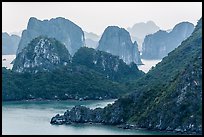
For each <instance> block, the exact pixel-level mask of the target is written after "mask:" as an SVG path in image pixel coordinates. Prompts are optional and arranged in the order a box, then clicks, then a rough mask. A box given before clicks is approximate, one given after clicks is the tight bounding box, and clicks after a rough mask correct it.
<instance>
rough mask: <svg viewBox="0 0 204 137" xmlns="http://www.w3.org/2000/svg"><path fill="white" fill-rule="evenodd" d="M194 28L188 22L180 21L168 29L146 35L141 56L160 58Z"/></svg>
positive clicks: (175, 46)
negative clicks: (168, 30)
mask: <svg viewBox="0 0 204 137" xmlns="http://www.w3.org/2000/svg"><path fill="white" fill-rule="evenodd" d="M193 30H194V25H193V24H192V23H190V22H181V23H178V24H176V25H175V27H174V28H173V29H172V30H171V31H170V32H167V31H164V30H159V31H157V32H156V33H154V34H150V35H147V36H146V37H145V39H144V42H143V45H142V56H141V57H142V58H144V59H162V58H163V57H165V56H167V54H168V53H169V52H170V51H172V50H174V49H175V48H177V47H178V46H179V45H180V44H181V42H182V41H183V40H185V39H186V38H188V37H189V36H190V35H191V33H192V32H193Z"/></svg>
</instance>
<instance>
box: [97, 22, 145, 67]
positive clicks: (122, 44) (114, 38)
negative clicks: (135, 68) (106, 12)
mask: <svg viewBox="0 0 204 137" xmlns="http://www.w3.org/2000/svg"><path fill="white" fill-rule="evenodd" d="M97 50H101V51H105V52H108V53H111V54H113V55H116V56H119V58H121V59H122V60H123V61H124V62H125V63H126V64H130V63H131V62H134V63H136V64H142V62H141V59H140V54H139V51H138V45H137V43H136V42H134V43H132V41H131V38H130V34H129V32H128V31H126V30H125V29H124V28H119V27H117V26H109V27H107V28H106V29H105V31H104V32H103V35H102V37H101V39H100V40H99V45H98V47H97Z"/></svg>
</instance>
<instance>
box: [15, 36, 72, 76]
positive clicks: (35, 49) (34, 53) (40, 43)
mask: <svg viewBox="0 0 204 137" xmlns="http://www.w3.org/2000/svg"><path fill="white" fill-rule="evenodd" d="M70 60H71V56H70V54H69V52H68V50H67V49H66V48H65V45H63V44H61V43H60V42H59V41H57V40H56V39H54V38H47V37H44V36H39V37H37V38H35V39H33V40H32V41H31V42H30V43H29V44H28V46H26V47H25V48H24V49H23V50H22V51H21V52H20V53H19V54H18V55H17V57H16V59H15V62H14V65H13V69H12V70H13V71H15V72H32V73H37V72H38V71H51V70H53V69H56V68H57V67H59V66H62V65H64V66H66V65H67V64H69V63H70Z"/></svg>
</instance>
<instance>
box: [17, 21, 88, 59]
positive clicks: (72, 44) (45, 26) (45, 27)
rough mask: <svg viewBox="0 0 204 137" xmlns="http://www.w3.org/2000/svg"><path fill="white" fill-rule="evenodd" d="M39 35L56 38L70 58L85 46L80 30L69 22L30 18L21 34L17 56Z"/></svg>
mask: <svg viewBox="0 0 204 137" xmlns="http://www.w3.org/2000/svg"><path fill="white" fill-rule="evenodd" d="M40 35H43V36H47V37H52V38H56V39H57V40H59V41H60V42H62V43H63V44H64V45H65V47H66V48H67V49H68V51H69V52H70V54H71V55H72V56H73V55H74V53H75V52H76V51H77V50H78V49H79V48H80V47H83V46H84V45H85V40H84V33H83V31H82V29H81V28H80V27H79V26H77V25H76V24H74V23H73V22H71V21H70V20H68V19H65V18H62V17H58V18H55V19H50V20H43V21H41V20H38V19H36V18H34V17H31V18H30V19H29V22H28V26H27V29H26V30H24V31H23V33H22V37H21V40H20V43H19V46H18V50H17V54H18V53H20V52H21V51H22V49H23V48H24V47H26V46H27V45H28V43H29V42H30V41H31V40H32V39H34V38H36V37H38V36H40Z"/></svg>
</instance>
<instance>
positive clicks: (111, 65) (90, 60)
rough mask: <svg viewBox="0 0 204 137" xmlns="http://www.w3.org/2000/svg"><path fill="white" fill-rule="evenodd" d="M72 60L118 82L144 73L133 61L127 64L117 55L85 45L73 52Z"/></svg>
mask: <svg viewBox="0 0 204 137" xmlns="http://www.w3.org/2000/svg"><path fill="white" fill-rule="evenodd" d="M72 62H73V63H75V64H79V65H84V66H86V67H88V68H90V69H93V70H95V71H97V72H99V73H101V74H103V75H104V76H105V77H107V78H109V79H111V80H114V81H119V82H124V81H129V80H135V79H138V78H140V77H141V76H143V75H144V73H143V72H142V71H140V70H139V69H138V67H137V65H136V64H134V63H133V62H132V63H131V64H129V65H127V64H126V63H125V62H123V60H122V59H120V58H119V57H118V56H114V55H112V54H110V53H107V52H104V51H99V50H94V49H92V48H87V47H82V48H80V49H79V50H78V51H77V52H76V53H75V55H74V57H73V59H72Z"/></svg>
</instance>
